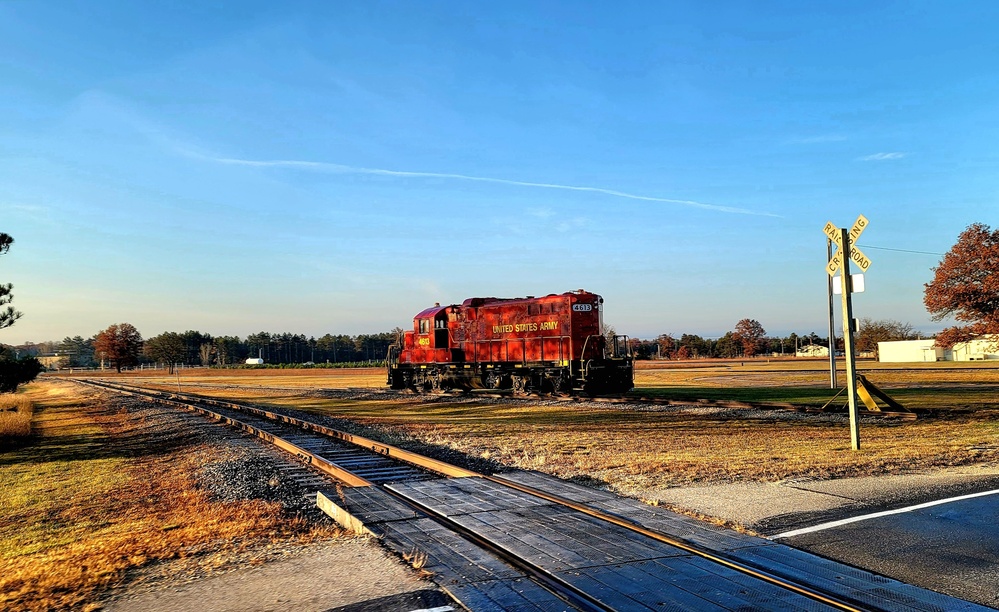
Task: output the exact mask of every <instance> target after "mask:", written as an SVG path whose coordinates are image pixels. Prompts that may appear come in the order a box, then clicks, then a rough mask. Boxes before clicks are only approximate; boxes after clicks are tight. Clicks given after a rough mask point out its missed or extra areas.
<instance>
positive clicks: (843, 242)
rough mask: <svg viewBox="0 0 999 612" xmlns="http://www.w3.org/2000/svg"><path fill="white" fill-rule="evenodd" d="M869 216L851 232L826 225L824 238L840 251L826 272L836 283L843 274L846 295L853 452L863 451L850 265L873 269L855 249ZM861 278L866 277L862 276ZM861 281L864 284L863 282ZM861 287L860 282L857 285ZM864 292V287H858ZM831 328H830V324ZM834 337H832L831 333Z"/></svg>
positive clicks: (832, 348) (832, 351) (845, 333)
mask: <svg viewBox="0 0 999 612" xmlns="http://www.w3.org/2000/svg"><path fill="white" fill-rule="evenodd" d="M867 223H868V221H867V217H865V216H864V215H859V216H858V217H857V220H856V221H854V223H853V227H851V228H850V229H849V230H847V229H845V228H841V227H836V226H835V225H833V223H832V222H828V223H826V226H825V228H824V230H823V231H824V232H825V235H826V236H827V237H828V239H829V243H828V244H827V252H831V251H832V248H833V245H835V246H836V247H838V250H837V251H836V253H835V254H833V255H832V256H831V257H830V258H829V262H828V263H826V273H828V274H829V277H830V279H831V280H835V278H836V273H837V272H838V273H839V275H840V287H841V289H842V296H843V298H842V299H843V353H844V355H845V356H846V388H847V397H848V401H849V411H850V446H851V447H852V448H853V450H860V415H859V410H858V407H857V365H856V362H855V358H854V348H853V334H854V332H855V331H857V329H856V320H855V319H854V318H853V300H852V297H851V296H852V295H853V292H854V279H853V277H852V275H851V274H850V262H851V261H852V262H853V263H855V264H857V267H858V268H860V271H861V272H867V268H869V267H870V266H871V260H870V259H868V258H867V256H866V255H864V253H863V252H861V250H860V249H858V248H857V247H856V244H855V243H856V241H857V239H858V238H860V234H861V233H863V231H864V230H865V229H867ZM860 278H863V277H862V276H861V277H860ZM861 282H862V281H861ZM858 284H859V283H858ZM832 285H833V283H831V282H830V283H829V305H830V320H831V319H832V293H833V287H832ZM858 289H860V290H863V289H862V285H861V286H860V287H858ZM830 327H831V325H830ZM830 335H831V334H830ZM833 340H834V338H830V345H831V346H830V347H829V352H830V360H829V362H830V368H831V372H832V374H831V375H832V376H833V377H835V375H836V373H835V359H836V358H835V343H834V342H833Z"/></svg>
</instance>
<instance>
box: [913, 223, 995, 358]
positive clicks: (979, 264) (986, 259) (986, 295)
mask: <svg viewBox="0 0 999 612" xmlns="http://www.w3.org/2000/svg"><path fill="white" fill-rule="evenodd" d="M933 270H934V272H935V275H934V277H933V281H932V282H930V283H927V284H926V285H925V287H926V289H925V292H924V294H923V303H924V304H925V305H926V310H928V311H929V313H930V315H932V317H933V320H934V321H939V320H941V319H944V318H946V317H951V316H953V317H954V319H955V320H957V321H961V322H962V323H966V325H955V326H953V327H948V328H947V329H945V330H943V331H942V332H940V333H939V334H938V335H937V345H939V346H942V347H951V346H953V345H954V344H956V343H958V342H966V341H968V340H970V339H972V338H975V337H978V336H983V335H986V334H999V230H995V231H993V230H991V229H989V226H987V225H984V224H982V223H974V224H972V225H969V226H968V227H967V229H965V230H964V231H963V232H961V235H960V236H958V239H957V244H955V245H954V246H953V247H951V249H950V251H948V252H947V253H946V254H945V255H944V258H943V260H942V261H941V262H940V265H939V266H937V267H936V268H933Z"/></svg>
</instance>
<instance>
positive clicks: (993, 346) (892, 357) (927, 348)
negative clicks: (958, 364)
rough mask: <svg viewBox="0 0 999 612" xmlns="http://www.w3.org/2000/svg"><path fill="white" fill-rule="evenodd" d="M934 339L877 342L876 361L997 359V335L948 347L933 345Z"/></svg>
mask: <svg viewBox="0 0 999 612" xmlns="http://www.w3.org/2000/svg"><path fill="white" fill-rule="evenodd" d="M935 344H936V341H935V340H933V339H932V338H930V339H927V340H898V341H895V342H878V361H880V362H882V363H906V362H910V363H911V362H917V361H983V360H986V359H999V336H983V337H981V338H975V339H974V340H969V341H968V342H958V343H957V344H955V345H954V346H952V347H950V348H949V349H945V348H941V347H939V346H934V345H935Z"/></svg>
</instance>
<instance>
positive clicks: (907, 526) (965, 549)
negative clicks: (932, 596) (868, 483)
mask: <svg viewBox="0 0 999 612" xmlns="http://www.w3.org/2000/svg"><path fill="white" fill-rule="evenodd" d="M931 504H932V505H931ZM931 504H921V505H917V506H911V507H908V508H900V509H897V510H894V511H891V512H884V513H875V514H868V515H860V516H855V517H850V518H849V519H846V520H843V521H837V522H833V523H826V524H820V525H816V526H814V527H812V528H811V529H813V530H812V531H809V530H808V529H802V530H796V531H794V532H789V534H778V535H777V536H775V539H777V540H778V541H780V542H783V543H785V544H789V545H791V546H794V547H796V548H801V549H804V550H808V551H810V552H813V553H816V554H819V555H822V556H825V557H829V558H832V559H836V560H838V561H842V562H844V563H849V564H851V565H855V566H859V567H863V568H865V569H868V570H871V571H874V572H877V573H879V574H883V575H885V576H889V577H892V578H895V579H898V580H902V581H904V582H908V583H910V584H916V585H920V586H924V587H928V588H931V589H935V590H938V591H944V592H946V593H947V594H949V595H953V596H956V597H960V598H962V599H966V600H968V601H973V602H975V603H980V604H984V605H987V606H992V607H996V606H999V491H989V492H983V493H979V494H978V495H977V496H963V498H961V497H959V498H951V499H949V500H937V502H931ZM802 532H804V533H802ZM795 533H798V535H794V534H795Z"/></svg>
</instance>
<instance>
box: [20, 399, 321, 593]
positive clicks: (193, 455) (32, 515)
mask: <svg viewBox="0 0 999 612" xmlns="http://www.w3.org/2000/svg"><path fill="white" fill-rule="evenodd" d="M23 396H24V397H25V398H27V399H30V400H31V401H32V402H33V403H34V404H35V408H36V413H35V423H34V428H35V433H34V436H35V437H34V440H33V442H32V444H30V445H28V446H22V447H19V448H16V449H14V450H8V451H6V452H0V482H3V487H2V488H0V516H2V517H3V520H2V521H0V567H3V572H0V608H2V609H18V610H87V609H94V607H95V604H94V603H93V602H94V597H95V594H96V593H98V592H99V591H101V590H102V589H105V588H107V587H109V586H111V585H114V584H117V583H119V582H121V581H122V580H123V579H124V578H125V576H126V574H127V572H129V571H130V570H133V569H136V568H140V567H143V566H144V565H146V564H147V563H149V562H151V561H156V560H164V559H174V558H179V557H196V558H197V565H199V566H201V567H212V566H214V565H219V564H223V563H225V562H226V561H227V559H228V557H229V556H231V554H235V553H236V552H238V551H239V550H240V549H241V547H246V546H248V545H250V544H251V543H254V542H258V541H260V540H264V541H269V540H273V539H277V540H280V539H285V540H287V539H289V538H310V537H314V536H316V537H319V536H324V535H329V534H319V533H313V532H310V531H309V530H308V529H306V528H305V526H304V525H303V523H302V522H301V521H299V520H296V519H295V518H294V517H289V516H287V515H286V514H284V513H282V511H281V509H280V507H278V506H277V505H274V504H269V503H265V502H262V501H259V500H243V501H229V502H224V503H223V502H220V501H214V500H213V499H211V498H210V497H209V495H208V493H207V492H206V491H205V490H204V489H203V488H202V487H200V486H198V483H197V482H196V480H195V476H194V475H195V474H196V472H197V470H198V469H199V468H202V467H203V466H205V465H211V464H213V462H219V461H222V460H224V459H225V458H226V456H225V453H226V449H224V448H221V447H218V446H210V445H205V444H203V443H195V442H192V441H190V440H189V439H188V438H186V437H178V436H173V437H169V436H167V437H165V438H157V437H155V436H151V434H150V431H149V430H150V428H151V425H152V424H150V423H143V422H130V421H128V420H123V419H121V418H118V416H119V415H118V414H108V413H107V412H106V411H105V410H103V408H102V406H100V405H99V404H96V403H95V400H94V396H92V395H89V394H87V393H85V392H84V391H83V390H82V387H80V386H78V385H72V384H70V383H66V382H62V381H59V380H43V381H40V382H37V383H34V384H32V385H29V386H27V387H26V390H25V391H24V393H23Z"/></svg>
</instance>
